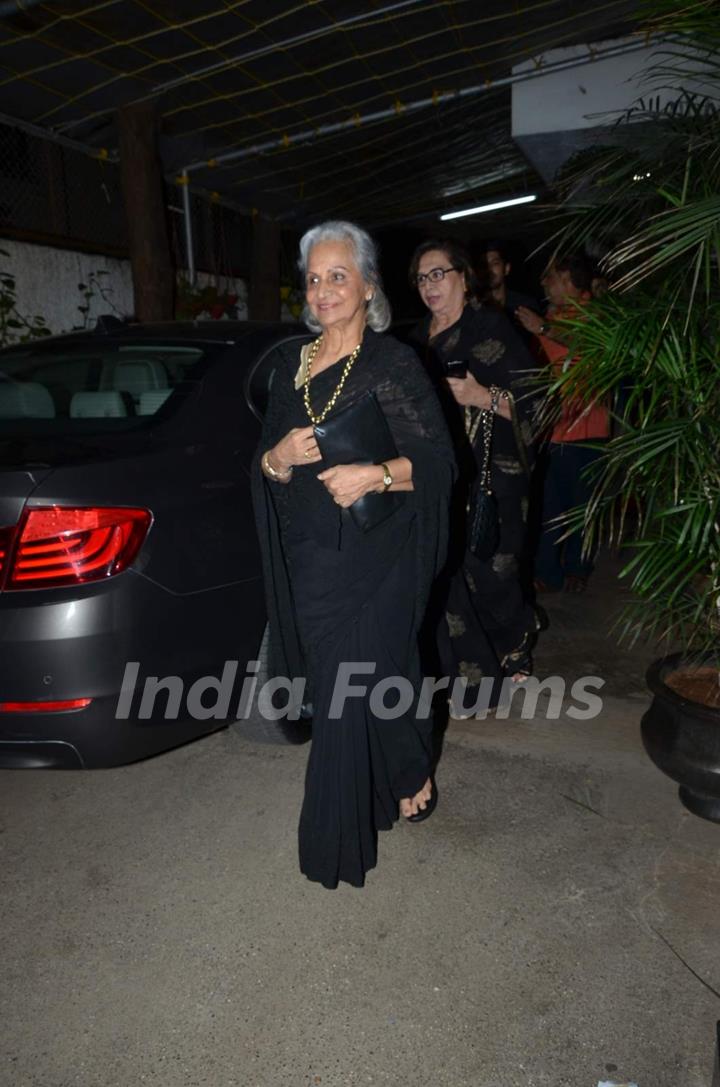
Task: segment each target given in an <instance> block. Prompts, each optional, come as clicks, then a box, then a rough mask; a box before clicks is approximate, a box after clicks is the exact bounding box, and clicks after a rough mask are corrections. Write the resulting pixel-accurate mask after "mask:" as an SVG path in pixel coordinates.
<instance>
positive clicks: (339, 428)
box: [313, 390, 405, 532]
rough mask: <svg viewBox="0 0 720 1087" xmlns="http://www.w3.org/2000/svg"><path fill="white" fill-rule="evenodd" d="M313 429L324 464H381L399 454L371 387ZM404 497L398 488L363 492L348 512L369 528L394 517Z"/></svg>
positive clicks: (334, 465) (368, 529) (365, 530)
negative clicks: (377, 491) (369, 492)
mask: <svg viewBox="0 0 720 1087" xmlns="http://www.w3.org/2000/svg"><path fill="white" fill-rule="evenodd" d="M313 433H314V434H315V440H316V441H317V443H318V446H319V448H320V452H321V454H322V459H323V465H324V467H325V468H334V467H336V465H338V464H382V463H383V462H384V461H389V460H393V458H395V457H397V456H398V451H397V447H396V445H395V440H394V438H393V436H392V432H391V430H390V427H389V426H388V421H387V419H386V418H385V415H384V413H383V410H382V408H381V407H380V405H379V404H378V402H377V399H376V397H375V393H374V392H373V391H372V390H369V391H368V392H366V393H363V395H362V396H361V397H359V398H358V399H357V400H355V401H353V403H352V404H348V406H347V407H346V408H341V410H340V411H337V412H335V413H334V414H332V415H330V416H329V417H328V418H327V419H325V421H324V422H322V423H320V424H319V425H318V426H316V427H313ZM404 501H405V495H404V493H402V492H397V491H385V493H384V494H373V493H371V494H364V495H363V496H362V498H358V500H357V502H353V504H352V506H350V507H349V510H348V511H347V512H348V513H349V514H350V516H351V518H352V520H353V521H354V522H355V524H356V526H357V527H358V528H359V529H360V530H361V532H369V531H370V530H371V529H373V528H375V527H376V525H379V524H382V522H383V521H386V520H387V519H388V517H391V516H392V514H393V513H395V511H396V510H397V509H399V508H400V506H401V505H402V504H403V502H404ZM343 512H346V511H343Z"/></svg>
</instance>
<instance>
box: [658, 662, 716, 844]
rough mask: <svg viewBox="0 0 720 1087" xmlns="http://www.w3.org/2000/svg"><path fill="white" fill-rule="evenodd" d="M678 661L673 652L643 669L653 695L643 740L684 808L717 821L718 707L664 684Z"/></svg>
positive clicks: (678, 663) (704, 817) (677, 664)
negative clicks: (673, 784) (677, 787)
mask: <svg viewBox="0 0 720 1087" xmlns="http://www.w3.org/2000/svg"><path fill="white" fill-rule="evenodd" d="M681 662H682V656H681V654H679V653H677V654H675V655H674V656H672V657H664V658H663V659H662V660H659V661H655V663H654V664H653V665H651V667H650V668H649V669H648V672H647V676H646V680H647V684H648V687H649V688H650V690H651V691H652V693H653V695H654V696H655V697H654V698H653V700H652V703H651V705H650V709H649V710H648V711H647V713H646V714H645V715H644V717H643V719H642V738H643V743H644V745H645V750H646V751H647V753H648V755H649V756H650V758H651V759H652V761H653V762H654V763H655V765H656V766H657V767H659V768H660V769H661V770H662V771H663V773H665V774H667V775H668V777H671V778H673V780H674V781H677V782H679V784H680V799H681V801H682V802H683V804H684V805H685V807H686V808H687V809H688V810H689V811H691V812H693V814H694V815H699V816H701V817H702V818H703V819H711V820H712V821H713V822H714V823H720V710H718V709H712V708H711V707H710V706H702V705H700V704H699V703H697V702H689V701H688V700H687V699H686V698H683V697H682V695H679V694H678V693H677V691H673V690H671V689H670V688H669V687H666V686H665V683H664V677H665V676H666V675H668V673H670V672H672V671H673V670H674V669H675V668H677V667H678V666H679V665H680V664H681Z"/></svg>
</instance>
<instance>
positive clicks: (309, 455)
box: [304, 449, 312, 460]
mask: <svg viewBox="0 0 720 1087" xmlns="http://www.w3.org/2000/svg"><path fill="white" fill-rule="evenodd" d="M304 455H305V456H306V457H307V459H308V460H310V457H311V456H312V453H311V452H310V450H309V449H306V450H305V454H304Z"/></svg>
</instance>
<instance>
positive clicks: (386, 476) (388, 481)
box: [380, 464, 393, 494]
mask: <svg viewBox="0 0 720 1087" xmlns="http://www.w3.org/2000/svg"><path fill="white" fill-rule="evenodd" d="M380 467H381V468H382V470H383V489H382V491H380V494H385V491H386V490H387V489H388V487H391V486H392V481H393V477H392V475H391V474H390V469H389V468H388V466H387V464H381V465H380Z"/></svg>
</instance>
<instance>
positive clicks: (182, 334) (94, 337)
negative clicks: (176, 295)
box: [0, 321, 309, 356]
mask: <svg viewBox="0 0 720 1087" xmlns="http://www.w3.org/2000/svg"><path fill="white" fill-rule="evenodd" d="M300 335H309V333H308V330H307V328H306V327H305V326H304V325H301V324H297V323H295V322H283V321H167V322H164V323H162V324H124V323H122V322H121V321H112V323H111V322H109V321H108V322H107V323H106V324H102V323H101V325H100V327H97V328H93V329H88V330H83V331H80V332H67V333H64V334H63V335H58V336H48V337H45V338H43V339H37V340H30V341H28V342H26V343H22V344H12V345H10V346H9V347H5V348H3V349H2V351H0V356H1V355H2V354H4V353H7V352H13V353H17V352H18V351H23V350H25V351H28V352H33V353H34V352H36V351H44V350H47V349H50V350H52V349H53V347H57V346H59V345H61V346H62V347H63V348H67V347H73V346H78V347H94V346H97V345H98V344H99V343H132V342H133V341H139V342H142V343H147V342H148V341H149V340H162V341H163V342H164V343H172V342H181V343H187V342H188V340H191V341H193V342H194V343H198V344H201V343H205V344H224V345H230V344H235V343H238V342H240V341H241V340H244V339H246V338H247V337H248V336H252V337H253V341H254V346H255V348H256V350H259V351H261V350H263V349H265V348H270V347H272V345H273V344H275V343H279V342H281V341H282V340H286V339H292V338H294V337H296V336H300Z"/></svg>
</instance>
